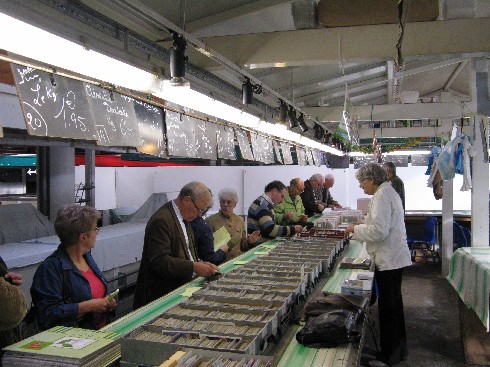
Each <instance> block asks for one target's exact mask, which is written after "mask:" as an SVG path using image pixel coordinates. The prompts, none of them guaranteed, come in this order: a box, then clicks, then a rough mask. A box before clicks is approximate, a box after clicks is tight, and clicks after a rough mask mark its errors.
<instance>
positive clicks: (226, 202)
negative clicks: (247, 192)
mask: <svg viewBox="0 0 490 367" xmlns="http://www.w3.org/2000/svg"><path fill="white" fill-rule="evenodd" d="M219 203H220V204H221V205H231V204H233V203H234V201H233V200H224V199H221V200H220V201H219Z"/></svg>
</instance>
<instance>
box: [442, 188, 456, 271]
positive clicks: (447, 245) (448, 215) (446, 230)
mask: <svg viewBox="0 0 490 367" xmlns="http://www.w3.org/2000/svg"><path fill="white" fill-rule="evenodd" d="M453 220H454V219H453V180H450V181H444V182H443V184H442V224H441V225H442V231H441V232H442V239H439V241H441V242H440V246H441V247H440V250H441V261H442V269H441V271H442V275H443V276H447V275H449V265H450V263H451V257H452V256H453Z"/></svg>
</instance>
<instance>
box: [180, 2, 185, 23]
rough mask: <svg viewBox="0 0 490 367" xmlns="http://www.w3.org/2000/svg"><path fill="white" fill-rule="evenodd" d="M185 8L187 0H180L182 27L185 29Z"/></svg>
mask: <svg viewBox="0 0 490 367" xmlns="http://www.w3.org/2000/svg"><path fill="white" fill-rule="evenodd" d="M185 8H186V0H180V28H182V29H183V30H184V31H185Z"/></svg>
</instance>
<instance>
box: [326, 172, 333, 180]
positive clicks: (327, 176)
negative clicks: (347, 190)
mask: <svg viewBox="0 0 490 367" xmlns="http://www.w3.org/2000/svg"><path fill="white" fill-rule="evenodd" d="M327 180H328V181H335V177H334V176H333V175H332V174H331V173H328V174H326V175H325V181H327Z"/></svg>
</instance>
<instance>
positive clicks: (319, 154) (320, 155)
mask: <svg viewBox="0 0 490 367" xmlns="http://www.w3.org/2000/svg"><path fill="white" fill-rule="evenodd" d="M313 158H314V159H315V166H317V167H320V166H321V165H322V164H324V160H323V152H321V151H319V150H315V151H314V152H313Z"/></svg>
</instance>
